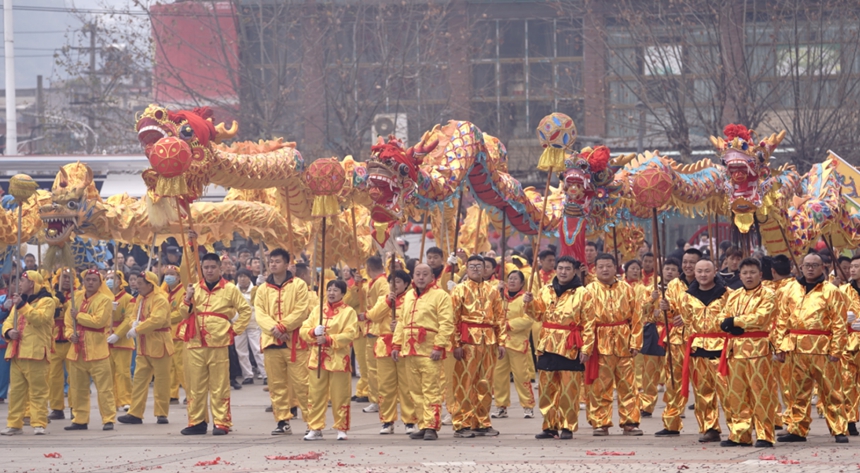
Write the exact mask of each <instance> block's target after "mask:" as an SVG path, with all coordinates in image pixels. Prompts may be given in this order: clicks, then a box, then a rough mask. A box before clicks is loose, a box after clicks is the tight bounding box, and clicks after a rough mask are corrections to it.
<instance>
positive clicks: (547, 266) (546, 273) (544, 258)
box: [538, 250, 555, 287]
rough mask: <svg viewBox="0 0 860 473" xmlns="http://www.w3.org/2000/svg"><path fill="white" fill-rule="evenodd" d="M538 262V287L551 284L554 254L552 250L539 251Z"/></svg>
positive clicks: (553, 273) (553, 275)
mask: <svg viewBox="0 0 860 473" xmlns="http://www.w3.org/2000/svg"><path fill="white" fill-rule="evenodd" d="M538 262H540V269H539V270H538V278H540V287H544V286H546V285H547V284H552V280H553V278H555V252H554V251H552V250H543V251H541V252H540V253H538Z"/></svg>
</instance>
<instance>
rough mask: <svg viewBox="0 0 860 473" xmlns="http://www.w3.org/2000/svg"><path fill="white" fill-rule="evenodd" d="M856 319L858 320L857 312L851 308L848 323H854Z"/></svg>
mask: <svg viewBox="0 0 860 473" xmlns="http://www.w3.org/2000/svg"><path fill="white" fill-rule="evenodd" d="M855 320H857V314H855V313H854V312H853V311H850V310H849V311H848V323H849V324H853V323H854V321H855Z"/></svg>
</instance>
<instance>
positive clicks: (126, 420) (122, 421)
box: [116, 414, 143, 424]
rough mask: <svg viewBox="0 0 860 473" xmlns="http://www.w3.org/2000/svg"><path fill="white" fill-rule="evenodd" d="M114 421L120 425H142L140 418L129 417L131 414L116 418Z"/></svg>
mask: <svg viewBox="0 0 860 473" xmlns="http://www.w3.org/2000/svg"><path fill="white" fill-rule="evenodd" d="M116 420H117V421H118V422H119V423H120V424H142V423H143V419H141V418H140V417H135V416H133V415H131V414H126V415H124V416H119V417H117V418H116Z"/></svg>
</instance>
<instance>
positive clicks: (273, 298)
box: [254, 248, 311, 435]
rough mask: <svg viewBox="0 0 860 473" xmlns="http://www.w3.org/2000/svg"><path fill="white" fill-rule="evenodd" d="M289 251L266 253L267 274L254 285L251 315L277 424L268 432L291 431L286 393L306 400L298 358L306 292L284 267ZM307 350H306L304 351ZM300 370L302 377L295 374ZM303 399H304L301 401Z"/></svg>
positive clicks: (303, 366) (301, 363) (304, 368)
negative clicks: (258, 332) (258, 334)
mask: <svg viewBox="0 0 860 473" xmlns="http://www.w3.org/2000/svg"><path fill="white" fill-rule="evenodd" d="M289 264H290V254H289V253H288V252H287V251H286V250H284V249H283V248H275V249H273V250H272V251H271V253H269V277H268V278H266V283H265V284H263V285H261V286H258V288H257V294H256V296H255V298H254V317H255V318H256V320H257V325H259V326H260V330H261V331H262V341H261V343H260V346H261V347H263V354H264V356H263V361H264V363H265V365H266V366H265V367H266V373H267V374H268V375H269V396H270V398H271V400H272V413H273V414H274V416H275V422H276V423H277V426H276V427H275V430H273V431H272V435H284V434H291V433H292V429H291V427H290V419H292V418H293V414H292V412H291V410H292V407H293V405H292V403H291V402H290V393H291V392H296V393H298V395H299V396H301V397H303V398H304V399H307V395H308V390H307V383H306V381H307V372H308V369H307V366H308V364H307V359H306V358H305V357H301V358H300V357H299V353H298V349H299V346H300V345H301V343H302V342H301V340H300V338H301V335H300V333H299V332H300V330H301V327H302V324H303V323H304V322H305V320H307V318H308V314H309V313H310V308H309V304H310V299H311V296H310V294H311V293H310V292H309V291H308V285H307V284H305V282H304V281H303V280H301V279H299V278H297V277H295V276H294V275H293V273H292V272H290V271H289V270H288V269H287V267H288V266H289ZM305 352H307V350H305ZM300 370H301V371H303V372H304V377H302V376H300V375H299V374H297V373H295V372H296V371H300ZM305 402H306V401H305ZM303 412H305V413H307V411H306V410H304V405H303Z"/></svg>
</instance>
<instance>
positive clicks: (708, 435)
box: [699, 429, 720, 443]
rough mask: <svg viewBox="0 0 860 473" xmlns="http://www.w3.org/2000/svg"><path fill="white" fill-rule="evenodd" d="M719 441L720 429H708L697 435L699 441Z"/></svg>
mask: <svg viewBox="0 0 860 473" xmlns="http://www.w3.org/2000/svg"><path fill="white" fill-rule="evenodd" d="M719 441H720V431H719V430H716V429H708V431H707V432H705V433H704V434H702V435H700V436H699V442H701V443H708V442H719Z"/></svg>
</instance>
